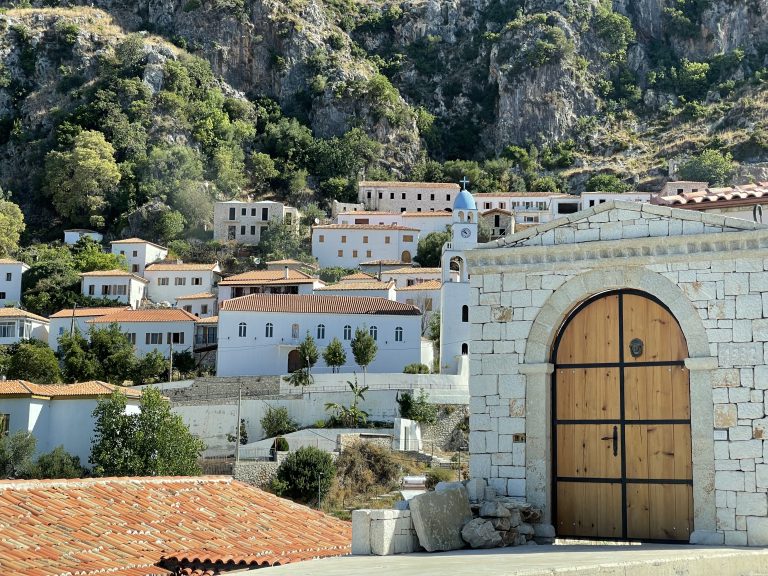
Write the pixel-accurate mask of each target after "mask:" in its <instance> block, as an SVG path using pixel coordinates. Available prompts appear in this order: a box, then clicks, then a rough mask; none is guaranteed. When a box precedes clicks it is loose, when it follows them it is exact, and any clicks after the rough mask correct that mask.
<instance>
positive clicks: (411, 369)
mask: <svg viewBox="0 0 768 576" xmlns="http://www.w3.org/2000/svg"><path fill="white" fill-rule="evenodd" d="M403 374H429V366H427V365H426V364H419V363H418V362H416V363H413V364H408V365H407V366H406V367H405V368H403Z"/></svg>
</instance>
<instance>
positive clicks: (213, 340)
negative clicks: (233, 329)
mask: <svg viewBox="0 0 768 576" xmlns="http://www.w3.org/2000/svg"><path fill="white" fill-rule="evenodd" d="M218 341H219V339H218V334H216V333H208V334H195V344H194V347H193V350H194V351H195V352H208V351H210V350H216V348H217V347H218Z"/></svg>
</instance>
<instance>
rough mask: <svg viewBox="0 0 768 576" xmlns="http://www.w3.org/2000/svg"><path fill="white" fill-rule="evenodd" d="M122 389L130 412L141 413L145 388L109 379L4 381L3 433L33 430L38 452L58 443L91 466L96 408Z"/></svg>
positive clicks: (0, 384)
mask: <svg viewBox="0 0 768 576" xmlns="http://www.w3.org/2000/svg"><path fill="white" fill-rule="evenodd" d="M117 388H120V391H121V392H122V393H123V394H124V395H125V397H126V410H125V413H126V414H137V413H139V412H140V409H139V403H140V400H141V390H135V389H131V388H121V387H118V386H115V385H113V384H107V383H106V382H80V383H77V384H33V383H32V382H26V381H24V380H2V381H0V435H3V434H4V433H9V434H13V433H15V432H31V433H32V435H33V436H34V437H35V439H36V440H37V443H36V446H35V452H36V454H38V455H39V454H42V453H46V452H50V451H51V450H53V449H54V448H56V447H57V446H64V450H66V451H67V452H69V453H70V454H72V455H73V456H78V457H79V458H80V464H81V465H82V466H85V467H89V464H88V458H89V457H90V455H91V441H92V439H93V431H94V426H95V424H96V420H95V418H94V417H93V411H94V410H95V409H96V406H97V404H98V402H99V400H100V399H102V398H105V397H108V396H109V395H111V394H112V392H113V391H114V390H115V389H117Z"/></svg>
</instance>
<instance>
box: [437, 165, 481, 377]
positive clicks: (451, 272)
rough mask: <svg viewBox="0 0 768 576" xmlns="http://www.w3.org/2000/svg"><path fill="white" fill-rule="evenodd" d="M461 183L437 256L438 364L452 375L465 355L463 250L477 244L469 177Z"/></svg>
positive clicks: (466, 309) (466, 281)
mask: <svg viewBox="0 0 768 576" xmlns="http://www.w3.org/2000/svg"><path fill="white" fill-rule="evenodd" d="M461 184H462V189H461V192H459V195H458V196H457V197H456V200H455V201H454V203H453V223H452V225H451V242H450V243H449V244H446V245H445V247H444V248H443V256H442V259H441V267H442V279H443V286H442V289H441V291H440V366H441V371H444V372H446V373H448V374H456V373H457V372H458V371H459V369H460V366H459V360H460V359H461V358H462V357H465V358H466V357H468V356H469V337H470V330H469V326H470V324H469V274H468V272H467V263H466V257H465V254H464V251H465V250H470V249H472V248H474V247H475V246H477V230H478V224H477V219H478V216H479V213H478V210H477V204H476V203H475V199H474V197H473V196H472V194H471V193H470V192H469V190H467V184H469V180H467V178H466V177H465V178H463V179H462V180H461ZM465 365H466V363H465Z"/></svg>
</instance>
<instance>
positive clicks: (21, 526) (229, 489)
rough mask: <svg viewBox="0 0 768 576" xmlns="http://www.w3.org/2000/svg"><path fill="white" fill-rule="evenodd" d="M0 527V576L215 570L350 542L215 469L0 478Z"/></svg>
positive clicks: (313, 554)
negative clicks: (168, 474) (201, 473)
mask: <svg viewBox="0 0 768 576" xmlns="http://www.w3.org/2000/svg"><path fill="white" fill-rule="evenodd" d="M20 519H23V520H22V521H19V520H20ZM0 526H2V527H3V530H2V534H3V537H2V538H0V558H2V564H3V574H17V575H24V576H37V575H40V576H49V575H50V576H54V575H56V576H58V575H61V576H63V575H65V574H80V575H83V576H90V575H95V574H119V575H120V576H140V575H141V576H146V575H148V574H158V575H168V574H174V573H175V574H206V573H211V574H218V573H220V572H221V571H223V570H226V569H233V568H235V567H238V568H241V569H247V568H256V567H262V566H271V565H278V564H288V563H291V562H298V561H301V560H309V559H312V558H321V557H327V556H340V555H345V554H349V552H350V543H351V528H350V525H349V523H347V522H342V521H341V520H337V519H335V518H332V517H330V516H327V515H325V514H323V513H321V512H317V511H315V510H311V509H310V508H306V507H304V506H300V505H298V504H294V503H293V502H290V501H288V500H283V499H281V498H278V497H277V496H273V495H272V494H268V493H267V492H263V491H261V490H259V489H257V488H254V487H252V486H248V485H246V484H243V483H240V482H237V481H235V480H232V479H231V478H225V477H216V476H207V477H197V478H164V477H156V478H88V479H81V480H31V481H0Z"/></svg>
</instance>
